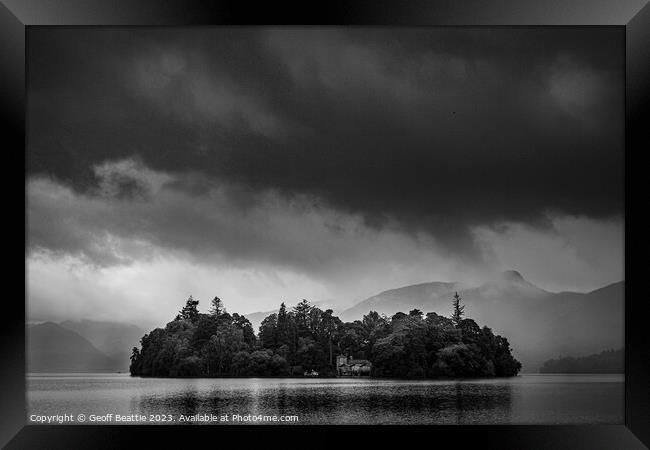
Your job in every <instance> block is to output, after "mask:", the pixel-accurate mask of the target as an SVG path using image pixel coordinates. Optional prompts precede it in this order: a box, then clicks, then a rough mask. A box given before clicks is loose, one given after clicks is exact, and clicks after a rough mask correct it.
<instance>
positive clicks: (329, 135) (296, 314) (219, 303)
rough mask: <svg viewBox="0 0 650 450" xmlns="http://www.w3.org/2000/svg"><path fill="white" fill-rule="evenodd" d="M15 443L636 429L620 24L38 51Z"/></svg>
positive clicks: (37, 41)
mask: <svg viewBox="0 0 650 450" xmlns="http://www.w3.org/2000/svg"><path fill="white" fill-rule="evenodd" d="M26 36H27V42H28V45H27V53H26V62H27V66H28V70H27V78H26V89H27V98H26V125H27V127H26V156H25V159H26V166H27V170H26V179H25V190H26V193H25V213H26V231H25V233H26V243H25V276H26V279H25V288H26V300H25V308H26V322H27V323H26V324H25V326H26V328H25V343H26V350H25V351H26V353H25V356H26V360H27V367H26V402H27V423H28V424H32V425H40V424H45V425H58V424H64V425H89V424H90V425H131V424H133V425H161V424H164V425H184V424H194V425H215V426H218V425H256V424H264V425H273V424H281V425H292V426H293V425H295V426H300V425H496V424H498V425H523V424H529V425H542V424H543V425H577V424H619V425H620V424H623V423H624V418H625V414H624V413H625V382H624V381H625V380H624V377H625V374H624V372H625V364H624V362H625V342H624V333H625V316H624V312H625V298H624V292H625V263H624V262H625V246H624V239H625V233H624V229H625V210H624V208H625V195H624V194H625V159H624V158H625V125H626V124H625V30H624V29H623V28H621V27H600V26H591V27H581V26H571V27H534V26H532V27H510V26H507V27H452V26H449V27H385V26H381V27H380V26H375V27H366V26H345V27H342V26H310V27H301V26H205V27H32V28H30V29H29V30H28V32H27V35H26Z"/></svg>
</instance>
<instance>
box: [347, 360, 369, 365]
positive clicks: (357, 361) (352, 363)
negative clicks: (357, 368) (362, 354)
mask: <svg viewBox="0 0 650 450" xmlns="http://www.w3.org/2000/svg"><path fill="white" fill-rule="evenodd" d="M348 364H350V365H354V364H361V365H364V364H365V365H368V366H370V365H372V363H371V362H370V361H368V360H367V359H351V360H350V361H348Z"/></svg>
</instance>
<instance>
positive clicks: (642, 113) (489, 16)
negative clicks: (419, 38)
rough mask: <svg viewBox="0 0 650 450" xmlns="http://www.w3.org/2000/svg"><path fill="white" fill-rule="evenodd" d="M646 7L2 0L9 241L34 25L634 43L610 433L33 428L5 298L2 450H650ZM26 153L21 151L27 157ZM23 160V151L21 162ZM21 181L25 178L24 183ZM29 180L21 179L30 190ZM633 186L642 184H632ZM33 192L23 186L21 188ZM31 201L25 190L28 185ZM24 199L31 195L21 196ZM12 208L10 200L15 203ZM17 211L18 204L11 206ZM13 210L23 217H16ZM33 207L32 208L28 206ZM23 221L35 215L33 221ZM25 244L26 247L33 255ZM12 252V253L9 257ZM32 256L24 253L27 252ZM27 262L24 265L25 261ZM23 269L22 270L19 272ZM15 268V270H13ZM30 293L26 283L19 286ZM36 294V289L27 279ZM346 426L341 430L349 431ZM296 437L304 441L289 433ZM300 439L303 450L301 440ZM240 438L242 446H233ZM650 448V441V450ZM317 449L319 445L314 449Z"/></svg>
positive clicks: (598, 0)
mask: <svg viewBox="0 0 650 450" xmlns="http://www.w3.org/2000/svg"><path fill="white" fill-rule="evenodd" d="M647 3H648V2H647V0H592V1H586V0H565V1H539V0H537V1H535V0H493V1H490V2H486V1H481V0H463V1H461V0H456V1H453V0H446V1H442V0H409V1H404V0H402V1H399V0H390V1H388V0H364V1H352V0H329V1H323V2H313V1H312V2H304V3H303V4H302V5H289V4H278V3H271V2H267V3H260V4H254V3H250V2H246V1H196V0H140V1H138V0H130V1H129V0H123V1H119V0H104V1H102V0H58V1H54V0H2V3H0V110H1V115H2V121H1V123H2V125H3V142H4V143H6V144H7V146H3V147H4V151H3V162H4V163H5V171H4V173H5V174H6V175H5V176H3V177H2V182H3V184H5V186H3V187H4V188H5V191H4V192H5V193H7V195H6V196H5V198H6V199H9V198H10V199H12V200H15V203H13V204H12V207H11V209H10V210H9V211H7V213H6V215H5V220H4V222H5V226H6V234H5V236H6V237H5V240H6V241H7V242H10V243H14V244H15V245H16V247H18V246H20V245H23V244H20V243H19V239H18V238H16V237H15V236H19V235H20V232H21V230H22V232H23V233H25V226H24V224H20V220H18V219H17V217H20V216H19V214H18V208H19V207H20V205H19V201H18V200H17V199H18V198H20V190H21V188H20V187H19V186H20V185H21V184H20V183H21V180H19V178H20V177H24V175H23V174H21V173H20V171H19V167H20V166H21V165H22V166H23V167H24V168H25V173H26V162H25V161H26V159H25V143H26V142H25V129H26V127H25V120H26V117H25V95H26V92H25V74H26V67H25V64H26V60H25V50H26V30H27V27H30V26H106V25H111V26H136V25H138V26H140V25H147V26H152V25H153V26H199V25H201V26H205V25H239V24H247V25H289V24H300V25H389V26H458V25H464V26H540V25H543V26H574V25H582V26H584V25H587V26H603V25H605V26H619V27H624V28H625V34H626V43H625V46H626V48H625V52H626V63H625V64H626V88H625V89H626V99H625V101H626V108H625V111H626V149H625V171H626V172H625V183H626V185H625V200H626V201H625V205H626V210H625V280H626V283H625V424H624V425H610V426H596V425H590V426H517V425H513V426H434V427H431V426H427V427H425V426H409V427H405V428H404V427H394V426H389V427H372V426H360V427H359V426H348V427H332V426H315V427H314V426H309V427H308V426H294V427H291V430H290V431H289V430H287V428H285V427H265V426H256V427H254V428H253V429H251V428H250V427H245V428H239V427H223V426H221V427H189V428H188V427H173V426H172V427H168V426H155V427H148V426H115V425H108V426H106V425H105V426H64V425H58V426H43V425H40V426H37V425H26V409H25V350H24V348H25V347H24V344H25V316H26V315H25V309H24V304H21V303H20V302H19V301H18V302H16V301H15V300H14V299H16V296H15V295H9V294H8V293H5V302H4V306H5V307H4V308H3V311H4V314H3V316H4V317H3V325H2V330H1V335H2V338H1V341H0V350H1V352H0V358H1V359H0V361H1V363H0V404H1V407H2V414H1V415H0V446H6V448H16V449H25V448H29V449H33V448H67V449H71V448H75V449H76V448H87V447H91V448H122V447H126V448H128V447H130V446H132V444H133V442H134V440H136V439H137V440H138V441H139V440H140V439H145V441H144V442H147V447H150V446H152V445H151V444H152V443H153V442H154V441H159V442H161V443H163V444H165V445H162V446H163V447H167V446H174V447H177V448H178V447H179V446H180V447H181V448H182V447H187V446H189V445H201V444H199V442H198V439H201V438H205V439H208V440H207V442H212V443H213V444H214V445H218V443H222V444H223V443H225V442H227V440H231V439H236V440H237V441H240V442H241V441H244V442H248V443H249V444H253V445H256V444H257V445H264V442H266V441H267V440H275V441H279V440H281V441H282V442H284V443H285V445H298V443H299V442H303V443H311V442H316V443H327V442H331V443H332V444H334V442H335V441H337V440H338V439H339V437H338V433H339V432H343V433H344V434H343V436H342V437H340V439H344V440H345V445H346V446H349V445H366V444H365V443H366V439H367V438H368V437H370V435H372V436H373V438H375V439H380V440H381V439H384V438H386V439H388V438H390V437H399V436H402V437H403V438H404V439H406V442H407V445H416V444H415V442H416V441H415V440H416V439H417V440H418V441H420V442H422V444H417V445H426V446H438V447H440V446H442V445H453V446H454V447H462V446H465V445H471V446H480V447H481V448H499V449H509V448H516V449H523V448H534V449H542V448H544V449H546V448H572V449H583V448H584V449H590V450H593V449H601V448H602V449H613V448H622V449H636V448H647V447H646V446H650V346H649V345H648V344H649V342H648V337H647V336H648V334H647V331H646V327H645V322H646V316H645V315H644V314H643V313H642V309H643V305H644V303H645V301H646V296H645V295H643V294H642V292H641V287H640V283H642V280H643V271H644V270H646V268H647V264H644V260H643V259H642V258H643V256H640V257H639V256H637V255H639V254H641V255H643V254H644V253H645V252H643V250H645V249H646V246H644V245H643V244H645V243H647V237H645V236H647V233H646V234H645V235H644V233H643V232H640V231H638V230H639V229H640V228H641V227H643V225H644V224H643V223H639V222H640V221H641V216H642V215H643V209H645V208H642V207H640V206H641V205H642V203H643V200H644V199H645V196H644V195H643V194H642V193H643V192H645V191H646V190H647V189H643V188H644V187H645V188H647V186H641V184H644V183H645V182H646V180H647V177H644V176H643V174H642V173H641V171H642V170H644V166H643V165H642V164H640V161H641V158H642V157H643V153H644V151H646V152H647V149H649V148H650V120H649V114H648V106H647V105H648V104H650V101H648V100H649V99H648V93H649V87H648V84H649V83H648V81H649V80H650V6H649V5H648V4H647ZM21 152H22V153H21ZM21 155H22V156H21ZM14 177H15V179H14ZM24 182H25V178H23V179H22V183H24ZM633 183H634V185H633ZM23 189H24V185H23ZM23 194H24V190H23ZM23 199H25V197H23ZM6 203H7V204H8V203H9V202H6ZM13 205H15V206H13ZM14 207H15V209H16V213H15V214H12V213H13V212H14V211H13V210H12V209H13V208H14ZM23 207H24V205H23ZM23 217H25V216H23ZM15 250H16V256H13V251H11V252H8V254H7V255H6V256H5V261H6V262H7V270H6V272H5V273H6V278H5V283H8V284H11V285H16V286H20V284H21V283H20V281H18V280H20V279H21V276H22V279H24V277H25V272H24V269H25V267H24V266H23V265H21V264H18V263H17V262H16V261H17V260H18V259H19V258H20V254H18V252H19V250H18V248H16V249H15ZM24 251H25V247H23V252H24ZM10 255H11V256H10ZM23 255H24V254H23ZM23 261H24V260H23ZM21 270H22V271H23V274H22V275H21V274H20V271H21ZM14 272H15V273H14ZM19 289H20V287H19ZM22 289H23V291H24V295H25V297H24V298H26V284H25V283H23V284H22ZM342 428H343V429H342ZM294 435H295V436H297V437H296V438H295V441H294V439H293V438H290V436H294ZM292 441H293V444H292ZM231 442H236V441H231ZM644 444H645V445H644ZM309 445H311V444H309Z"/></svg>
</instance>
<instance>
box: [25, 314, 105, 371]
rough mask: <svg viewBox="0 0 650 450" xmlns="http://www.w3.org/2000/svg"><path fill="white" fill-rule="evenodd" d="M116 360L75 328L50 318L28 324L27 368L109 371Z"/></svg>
mask: <svg viewBox="0 0 650 450" xmlns="http://www.w3.org/2000/svg"><path fill="white" fill-rule="evenodd" d="M115 370H116V363H115V361H114V360H113V359H111V358H109V357H108V356H106V355H105V354H104V353H102V352H101V351H100V350H99V349H97V348H96V347H95V346H94V345H92V344H91V343H90V342H88V340H87V339H85V338H83V337H82V336H80V335H79V334H77V333H75V332H74V331H71V330H68V329H66V328H63V327H62V326H60V325H57V324H56V323H53V322H45V323H42V324H39V325H32V326H30V327H28V328H27V371H28V372H112V371H115Z"/></svg>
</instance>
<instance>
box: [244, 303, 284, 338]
mask: <svg viewBox="0 0 650 450" xmlns="http://www.w3.org/2000/svg"><path fill="white" fill-rule="evenodd" d="M277 312H278V310H277V309H275V310H273V311H259V312H254V313H250V314H244V317H246V318H247V319H248V320H249V321H250V323H251V325H253V330H255V334H257V332H258V331H259V328H260V324H261V323H262V320H264V319H265V318H266V317H268V316H270V315H271V314H274V313H277Z"/></svg>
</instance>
